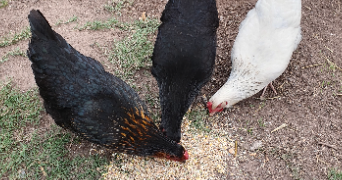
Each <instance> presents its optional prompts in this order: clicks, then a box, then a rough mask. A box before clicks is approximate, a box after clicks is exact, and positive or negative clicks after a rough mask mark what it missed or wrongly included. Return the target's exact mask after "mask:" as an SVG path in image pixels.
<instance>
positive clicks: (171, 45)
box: [151, 0, 219, 142]
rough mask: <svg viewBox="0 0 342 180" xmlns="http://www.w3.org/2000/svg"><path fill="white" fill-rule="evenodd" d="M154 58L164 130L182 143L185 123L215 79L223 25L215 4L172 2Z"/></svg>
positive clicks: (211, 1) (164, 16)
mask: <svg viewBox="0 0 342 180" xmlns="http://www.w3.org/2000/svg"><path fill="white" fill-rule="evenodd" d="M160 20H161V21H162V24H161V25H160V26H159V28H158V36H157V40H156V43H155V47H154V52H153V56H152V61H153V67H152V70H151V72H152V74H153V76H154V77H155V78H156V79H157V82H158V86H159V98H160V104H161V108H162V122H161V127H162V128H163V129H164V130H165V133H166V135H167V136H168V137H170V138H171V139H173V140H175V141H177V142H179V141H180V139H181V122H182V119H183V116H184V114H185V113H186V111H187V109H188V108H189V106H190V105H191V103H192V102H193V100H194V98H195V97H196V96H197V94H198V92H199V91H200V89H201V88H202V87H203V86H204V84H206V83H207V82H208V81H209V80H210V77H211V74H212V71H213V68H214V64H215V54H216V30H217V28H218V25H219V20H218V12H217V8H216V1H215V0H169V2H168V3H167V4H166V6H165V10H164V11H163V14H162V17H161V19H160Z"/></svg>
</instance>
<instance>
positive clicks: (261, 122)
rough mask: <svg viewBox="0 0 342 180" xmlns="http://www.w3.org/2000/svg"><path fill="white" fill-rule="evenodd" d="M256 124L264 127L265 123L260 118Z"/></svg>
mask: <svg viewBox="0 0 342 180" xmlns="http://www.w3.org/2000/svg"><path fill="white" fill-rule="evenodd" d="M258 124H259V126H260V127H265V123H264V121H263V120H262V118H260V119H258Z"/></svg>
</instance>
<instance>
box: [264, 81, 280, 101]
mask: <svg viewBox="0 0 342 180" xmlns="http://www.w3.org/2000/svg"><path fill="white" fill-rule="evenodd" d="M268 86H270V87H271V89H272V90H273V92H274V93H275V94H276V95H277V94H278V93H277V91H276V90H275V89H274V86H273V84H272V81H271V82H270V83H269V84H268V85H267V86H266V87H265V88H264V91H263V92H262V94H261V96H260V99H261V98H263V96H264V94H265V92H266V89H267V87H268Z"/></svg>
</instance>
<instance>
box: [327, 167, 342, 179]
mask: <svg viewBox="0 0 342 180" xmlns="http://www.w3.org/2000/svg"><path fill="white" fill-rule="evenodd" d="M328 179H329V180H342V171H338V170H335V169H331V170H330V172H329V174H328Z"/></svg>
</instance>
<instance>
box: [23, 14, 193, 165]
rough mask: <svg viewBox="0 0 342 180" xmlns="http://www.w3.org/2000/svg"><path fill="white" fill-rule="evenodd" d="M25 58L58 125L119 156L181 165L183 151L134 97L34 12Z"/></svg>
mask: <svg viewBox="0 0 342 180" xmlns="http://www.w3.org/2000/svg"><path fill="white" fill-rule="evenodd" d="M28 18H29V21H30V26H31V32H32V39H31V41H30V43H29V49H28V52H27V55H28V57H29V59H30V60H31V62H32V70H33V73H34V76H35V79H36V83H37V85H38V87H39V92H40V95H41V97H42V98H43V99H44V106H45V109H46V111H47V112H48V113H49V114H50V115H51V116H52V118H53V119H54V120H55V122H56V124H57V125H59V126H62V127H64V128H66V129H69V130H71V131H73V132H75V133H77V134H78V135H80V136H81V137H83V138H85V139H87V140H89V141H90V142H93V143H97V144H100V145H103V146H106V147H108V148H111V149H113V150H115V151H117V152H125V153H128V154H135V155H140V156H164V157H169V158H171V159H172V158H174V159H176V160H184V153H185V152H186V151H185V150H184V148H183V147H182V146H181V145H179V144H177V143H175V142H174V141H172V140H170V139H169V138H167V137H165V136H164V135H163V134H162V133H161V132H160V131H159V130H158V128H157V127H156V126H155V125H154V123H153V121H152V120H151V119H150V118H149V114H148V111H147V108H146V106H145V104H144V103H143V102H142V101H141V100H140V99H139V96H138V95H137V94H136V92H135V91H134V90H133V89H132V88H131V87H130V86H129V85H127V84H126V83H125V82H123V81H122V80H121V79H119V78H117V77H115V76H114V75H112V74H110V73H108V72H106V71H105V70H104V68H103V66H102V65H101V63H99V62H98V61H96V60H94V59H92V58H90V57H86V56H84V55H82V54H80V53H79V52H78V51H76V50H75V49H74V48H73V47H72V46H70V45H69V44H68V43H67V42H66V41H65V40H64V39H63V38H62V36H60V35H59V34H57V33H56V32H55V31H53V30H52V29H51V27H50V25H49V24H48V22H47V21H46V19H45V18H44V16H43V15H42V14H41V13H40V12H39V11H36V10H32V11H31V12H30V15H29V16H28Z"/></svg>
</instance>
